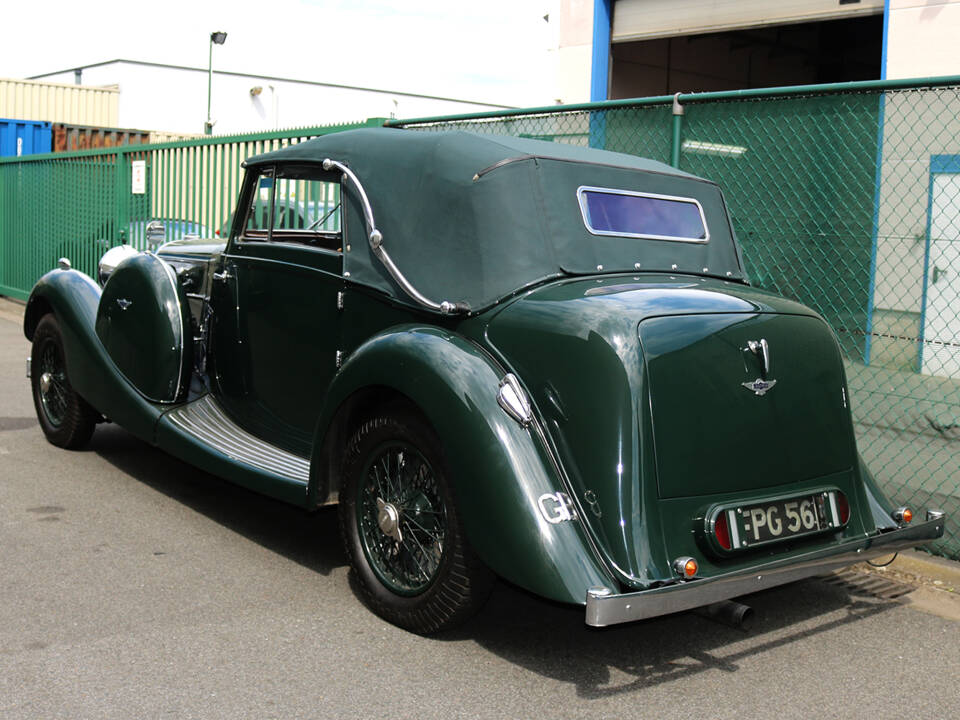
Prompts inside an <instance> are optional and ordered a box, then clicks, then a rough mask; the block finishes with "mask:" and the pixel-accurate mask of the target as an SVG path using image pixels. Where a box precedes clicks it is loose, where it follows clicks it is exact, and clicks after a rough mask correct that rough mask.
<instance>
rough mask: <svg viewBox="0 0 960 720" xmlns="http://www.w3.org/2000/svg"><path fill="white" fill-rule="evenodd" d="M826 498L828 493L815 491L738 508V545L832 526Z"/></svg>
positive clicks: (807, 532) (756, 542)
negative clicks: (815, 492) (814, 493)
mask: <svg viewBox="0 0 960 720" xmlns="http://www.w3.org/2000/svg"><path fill="white" fill-rule="evenodd" d="M830 500H832V497H831V493H818V494H816V495H806V496H803V497H798V498H791V499H788V500H771V501H770V502H765V503H762V504H758V505H753V506H750V507H745V508H741V509H740V510H739V511H738V512H737V519H738V520H739V523H738V524H739V525H740V533H739V534H740V538H739V539H740V543H739V545H740V547H749V546H751V545H759V544H762V543H767V542H771V541H773V540H783V539H784V538H791V537H797V536H798V535H808V534H810V533H815V532H819V531H821V530H826V529H829V528H831V527H833V526H834V524H835V521H836V519H837V518H836V517H835V515H836V513H834V512H831V505H832V503H830Z"/></svg>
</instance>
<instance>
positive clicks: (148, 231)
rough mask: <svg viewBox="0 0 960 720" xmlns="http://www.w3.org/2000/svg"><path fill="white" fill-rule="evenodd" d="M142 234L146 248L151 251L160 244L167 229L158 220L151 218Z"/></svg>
mask: <svg viewBox="0 0 960 720" xmlns="http://www.w3.org/2000/svg"><path fill="white" fill-rule="evenodd" d="M144 236H145V238H146V241H147V248H148V249H149V250H150V251H151V252H152V251H154V250H156V249H157V246H158V245H162V244H163V241H164V239H166V236H167V230H166V228H165V227H164V226H163V223H162V222H160V221H159V220H151V221H150V222H148V223H147V227H146V228H145V229H144Z"/></svg>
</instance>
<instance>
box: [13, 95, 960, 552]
mask: <svg viewBox="0 0 960 720" xmlns="http://www.w3.org/2000/svg"><path fill="white" fill-rule="evenodd" d="M958 118H960V78H944V79H938V80H923V81H900V82H867V83H848V84H843V85H835V86H817V87H806V88H785V89H783V88H782V89H771V90H756V91H739V92H731V93H700V94H689V95H686V94H685V95H680V96H679V97H678V98H672V97H661V98H650V99H645V100H639V101H636V100H634V101H615V102H610V103H600V104H591V105H583V106H576V107H572V106H566V107H558V108H543V109H537V110H532V111H520V112H512V111H511V112H508V113H500V114H495V113H489V114H484V115H480V116H469V117H464V116H461V117H456V118H428V119H425V120H418V121H396V122H395V124H399V125H405V126H407V127H408V128H410V129H417V130H420V129H422V130H433V129H444V130H449V129H468V130H473V131H477V132H482V133H495V134H502V135H513V136H523V137H531V138H537V139H544V140H551V141H554V142H560V143H568V144H578V145H584V146H593V147H601V148H605V149H608V150H615V151H619V152H626V153H630V154H634V155H639V156H643V157H649V158H653V159H656V160H660V161H662V162H666V163H669V164H672V165H674V166H676V167H679V168H680V169H682V170H685V171H688V172H692V173H694V174H697V175H700V176H703V177H707V178H709V179H712V180H714V181H716V182H718V183H719V185H720V186H721V187H722V188H724V190H725V193H726V198H727V203H728V205H729V209H730V214H731V216H732V220H733V225H734V229H735V231H736V233H737V236H738V239H739V241H740V244H741V245H742V247H743V254H744V261H745V266H746V269H747V271H748V275H749V277H750V279H751V281H752V283H753V284H755V285H758V286H760V287H763V288H768V289H771V290H775V291H777V292H778V293H780V294H782V295H785V296H787V297H791V298H795V299H797V300H800V301H801V302H803V303H804V304H806V305H808V306H810V307H813V308H815V309H816V310H817V311H818V312H819V313H820V314H821V315H823V316H824V317H825V318H826V319H827V320H828V321H829V322H830V324H831V325H832V326H833V328H834V330H835V331H836V333H837V335H838V337H839V340H840V344H841V347H842V349H843V353H844V357H845V369H846V375H847V382H848V385H849V389H850V393H851V398H850V401H851V408H852V412H853V418H854V422H855V429H856V432H857V437H858V443H859V447H860V451H861V453H862V454H863V456H864V458H865V460H866V461H867V464H868V465H869V466H870V467H871V468H872V470H873V471H874V473H875V474H876V475H877V479H878V481H879V483H880V485H881V487H882V488H883V489H884V491H885V492H886V493H887V494H888V495H889V496H890V497H891V499H893V500H895V501H896V502H898V503H903V504H910V505H913V506H917V507H922V506H932V507H941V508H943V509H944V510H946V511H947V513H948V515H950V516H952V517H956V516H957V511H958V510H960V502H958V496H960V445H958V443H960V367H958V364H960V311H958V308H960V302H958V300H960V299H958V298H957V297H956V296H957V294H958V293H960V255H958V253H960V250H956V249H955V248H960V243H957V242H954V241H956V240H960V120H958ZM369 124H374V125H375V124H379V123H378V122H376V121H372V122H370V123H369ZM334 129H336V128H329V129H323V128H317V129H312V130H310V131H289V132H282V133H273V134H269V135H257V136H245V137H236V138H212V139H210V140H206V141H196V142H182V143H168V144H166V145H163V146H142V147H140V148H138V149H137V152H136V153H134V152H99V153H95V152H87V153H68V154H64V155H59V156H57V157H56V158H52V157H50V156H47V157H44V158H38V159H36V160H34V159H28V160H22V159H21V160H19V161H17V160H0V293H4V294H7V295H11V296H13V297H19V298H23V299H25V298H26V295H27V293H28V292H29V289H30V288H31V287H32V285H33V283H34V282H35V281H36V279H37V278H38V277H39V276H40V275H41V274H42V273H43V272H45V271H46V270H48V269H49V268H50V267H51V266H52V265H53V263H55V261H56V259H57V258H58V257H59V256H60V255H68V256H70V257H71V260H73V263H74V266H75V267H80V268H81V269H83V270H85V271H86V272H88V273H95V272H96V260H97V258H98V257H99V256H100V254H101V253H102V250H103V247H104V245H116V244H119V243H120V242H121V241H126V242H132V243H133V244H134V245H136V246H137V247H144V248H145V247H147V244H146V238H145V228H146V224H147V223H149V221H151V220H152V219H154V218H173V219H180V220H183V221H186V222H190V223H193V224H194V225H196V226H198V227H202V228H204V229H209V230H208V232H211V233H216V232H217V231H218V230H221V229H222V227H223V224H224V223H225V221H226V220H227V218H228V216H229V214H230V212H231V210H232V208H231V204H232V202H233V200H232V198H233V197H234V195H235V194H236V192H237V190H238V188H239V181H240V174H239V170H238V168H237V166H238V164H239V161H241V160H243V159H244V158H246V157H247V156H249V155H253V154H255V153H257V152H261V151H264V150H270V149H273V148H276V147H280V146H282V145H285V144H288V143H291V142H297V141H299V140H300V139H303V138H307V137H312V136H315V135H318V134H322V133H324V132H328V131H331V130H334ZM137 161H141V162H144V163H145V168H146V179H145V183H146V188H145V189H144V192H143V193H140V194H134V193H132V192H131V187H132V186H131V176H132V173H133V171H134V165H133V163H134V162H137ZM928 547H930V548H931V549H932V550H934V551H936V552H939V553H941V554H944V555H946V556H948V557H953V558H960V531H958V530H957V527H956V525H955V523H954V522H950V523H948V525H947V528H946V534H945V535H944V537H943V538H942V539H941V540H940V541H938V542H936V543H934V544H933V545H931V546H928Z"/></svg>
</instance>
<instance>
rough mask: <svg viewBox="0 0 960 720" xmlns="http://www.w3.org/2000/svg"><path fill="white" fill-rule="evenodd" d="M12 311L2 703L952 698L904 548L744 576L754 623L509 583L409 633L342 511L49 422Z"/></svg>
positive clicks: (864, 711)
mask: <svg viewBox="0 0 960 720" xmlns="http://www.w3.org/2000/svg"><path fill="white" fill-rule="evenodd" d="M21 309H22V306H20V305H17V304H14V303H11V302H8V301H4V300H0V718H4V719H7V718H10V719H11V720H12V719H14V718H30V719H33V718H70V719H71V720H73V719H76V718H123V719H125V720H126V719H129V718H140V717H143V718H146V717H150V718H154V717H157V718H159V717H171V718H178V719H179V718H231V719H236V718H281V717H282V718H347V717H356V718H387V717H389V718H418V719H419V718H459V717H465V718H466V717H470V718H473V717H478V718H528V717H537V718H580V717H590V718H622V717H632V718H697V720H703V719H705V718H706V719H710V720H713V719H721V718H729V719H731V720H733V719H736V720H749V719H752V718H763V719H768V718H776V720H790V719H792V718H804V719H808V718H841V717H842V718H854V719H857V718H865V719H866V718H869V719H870V720H874V719H875V718H879V717H891V716H894V715H906V716H909V717H924V718H931V719H935V718H943V719H947V718H956V717H958V716H960V690H958V687H957V678H958V677H960V642H958V638H960V634H958V631H960V622H958V620H957V619H950V617H951V614H952V613H955V612H956V609H957V607H958V605H957V602H958V599H957V596H956V594H954V593H950V592H948V590H947V588H951V587H952V588H954V589H956V588H957V587H960V583H957V582H956V579H957V577H960V575H958V574H956V573H957V569H956V568H957V566H956V564H955V563H947V564H946V565H944V566H943V572H944V573H945V574H944V575H943V576H942V577H940V578H939V579H940V582H941V585H936V584H935V583H936V581H937V579H938V578H937V577H934V576H932V575H931V572H932V571H930V570H929V569H927V570H922V572H921V571H919V570H917V567H916V566H906V565H901V563H903V562H904V561H903V560H898V561H897V563H895V564H894V565H893V566H891V568H892V569H891V570H886V571H880V570H877V571H874V573H875V574H874V575H867V574H865V573H863V572H860V571H852V572H849V573H845V574H842V575H840V576H835V577H831V578H827V579H814V580H809V581H804V582H801V583H796V584H794V585H790V586H786V587H783V588H778V589H775V590H771V591H767V592H764V593H759V594H756V595H753V596H749V597H747V598H746V599H745V600H744V602H747V603H748V604H750V605H751V606H752V607H753V608H754V612H755V623H754V626H753V628H752V629H751V630H750V631H749V632H743V631H741V630H735V629H732V628H729V627H726V626H723V625H719V624H716V623H714V622H712V621H709V620H707V619H705V618H703V617H700V616H698V615H695V614H689V613H687V614H680V615H674V616H669V617H665V618H659V619H655V620H650V621H645V622H640V623H634V624H631V625H625V626H619V627H613V628H607V629H603V630H596V629H590V628H587V627H586V626H585V625H584V624H583V611H582V610H581V609H577V608H571V607H566V606H560V605H556V604H553V603H549V602H545V601H543V600H540V599H538V598H536V597H533V596H531V595H529V594H527V593H525V592H523V591H520V590H518V589H516V588H515V587H512V586H509V585H507V584H505V583H500V584H498V585H497V587H496V588H495V590H494V593H493V596H492V597H491V599H490V602H489V603H488V605H487V606H486V607H485V608H484V610H483V611H482V613H481V614H480V615H479V616H478V617H477V618H476V619H475V620H473V621H472V622H470V623H469V624H468V625H467V626H466V627H464V628H462V629H461V630H458V631H457V632H455V633H453V634H449V635H446V636H442V637H439V638H421V637H418V636H415V635H411V634H409V633H406V632H404V631H402V630H399V629H397V628H395V627H393V626H391V625H388V624H386V623H384V622H383V621H381V620H380V619H378V618H377V617H376V616H374V615H373V614H371V613H370V612H369V611H368V610H367V609H366V608H365V607H364V606H363V604H362V603H361V602H360V600H359V597H358V593H357V592H356V590H355V588H354V585H353V583H352V581H351V578H350V574H349V572H348V570H347V565H346V558H345V556H344V553H343V550H342V548H341V545H340V542H339V539H338V533H337V527H336V512H335V511H334V510H332V509H325V510H322V511H320V512H318V513H315V514H313V515H308V514H306V513H303V512H302V511H300V510H298V509H296V508H292V507H288V506H285V505H282V504H280V503H277V502H274V501H272V500H269V499H266V498H263V497H260V496H257V495H254V494H252V493H249V492H247V491H245V490H242V489H239V488H236V487H233V486H231V485H228V484H227V483H225V482H223V481H221V480H219V479H217V478H215V477H212V476H210V475H208V474H206V473H202V472H199V471H197V470H195V469H193V468H191V467H189V466H187V465H185V464H184V463H181V462H180V461H178V460H176V459H175V458H172V457H170V456H168V455H165V454H164V453H161V452H159V451H157V450H156V449H154V448H151V447H149V446H147V445H145V444H144V443H142V442H140V441H139V440H136V439H135V438H133V437H132V436H130V435H129V434H127V433H126V432H124V431H123V430H122V429H121V428H118V427H116V426H100V427H99V428H98V430H97V432H96V433H95V434H94V438H93V441H92V443H91V445H90V447H89V448H88V449H86V450H84V451H79V452H67V451H63V450H59V449H57V448H54V447H52V446H51V445H49V444H48V443H46V441H45V440H44V438H43V435H42V433H41V432H40V429H39V427H38V425H37V423H36V420H35V417H34V411H33V406H32V402H31V399H30V393H29V388H28V385H27V381H26V379H25V378H24V358H25V357H26V356H27V355H28V354H29V345H28V343H27V341H26V340H25V339H24V338H23V335H22V332H21V330H20V325H19V323H20V318H19V313H20V311H21ZM910 559H912V560H914V561H916V562H918V563H920V564H921V568H922V567H923V563H926V564H927V565H930V564H931V563H930V561H929V560H927V559H926V558H924V557H923V556H922V555H916V556H910V557H909V558H908V560H910ZM933 564H936V563H933ZM881 573H882V574H881ZM951 573H954V575H951ZM911 577H912V578H913V579H912V580H911V579H910V578H911ZM918 578H919V579H918ZM921 585H922V586H923V587H924V588H926V590H925V591H926V592H931V593H935V595H934V597H935V599H936V600H937V602H935V603H933V604H932V605H929V604H927V605H925V604H924V603H923V602H914V601H913V598H915V597H916V596H917V593H918V592H920V591H919V590H916V589H915V588H916V587H917V586H921ZM919 607H925V608H926V609H927V610H933V611H939V612H940V614H934V612H927V611H921V610H918V608H919ZM938 609H939V610H938ZM952 616H953V617H954V618H957V617H960V614H954V615H952Z"/></svg>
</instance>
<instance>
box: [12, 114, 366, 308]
mask: <svg viewBox="0 0 960 720" xmlns="http://www.w3.org/2000/svg"><path fill="white" fill-rule="evenodd" d="M383 122H384V121H383V119H382V118H373V119H370V120H366V121H364V122H359V123H349V124H344V125H331V126H323V127H313V128H295V129H292V130H282V131H271V132H261V133H250V134H245V135H229V136H218V137H210V138H200V139H193V140H184V141H178V142H166V143H157V144H153V145H146V144H143V145H122V146H116V147H112V148H96V149H91V150H78V151H74V152H69V153H46V154H43V155H28V156H25V157H19V158H0V295H7V296H10V297H14V298H18V299H22V300H23V299H26V298H27V296H28V295H29V293H30V289H31V288H32V287H33V284H34V283H35V282H36V280H37V279H38V278H39V277H40V276H41V275H43V273H45V272H46V271H47V270H49V269H50V268H52V267H54V266H55V265H56V262H57V260H58V259H59V258H61V257H66V258H69V259H70V261H71V262H72V264H73V266H74V267H75V268H77V269H78V270H82V271H83V272H85V273H87V274H89V275H91V276H94V277H95V276H96V265H97V261H98V260H99V258H100V256H101V255H102V254H103V253H104V251H106V250H107V249H108V248H110V247H113V246H114V245H119V244H122V243H129V244H131V245H133V246H134V247H137V248H139V249H146V248H147V247H148V243H147V238H146V227H147V224H148V223H149V222H150V221H151V220H164V221H166V223H165V224H166V227H167V233H168V236H167V238H166V239H171V236H173V235H174V234H179V235H182V234H184V232H186V233H196V234H200V235H203V236H211V237H214V236H217V235H218V234H220V233H222V231H223V229H224V223H226V221H227V219H228V218H229V217H230V214H231V212H232V211H233V204H234V202H235V201H236V196H237V193H238V192H239V189H240V183H241V182H242V179H243V169H242V167H241V163H242V162H243V161H244V160H245V159H246V158H248V157H250V156H251V155H256V154H259V153H262V152H267V151H270V150H276V149H278V148H280V147H283V146H285V145H288V144H292V143H297V142H300V141H302V140H308V139H310V138H312V137H317V136H318V135H323V134H326V133H331V132H339V131H343V130H351V129H354V128H359V127H378V126H380V125H382V124H383Z"/></svg>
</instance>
